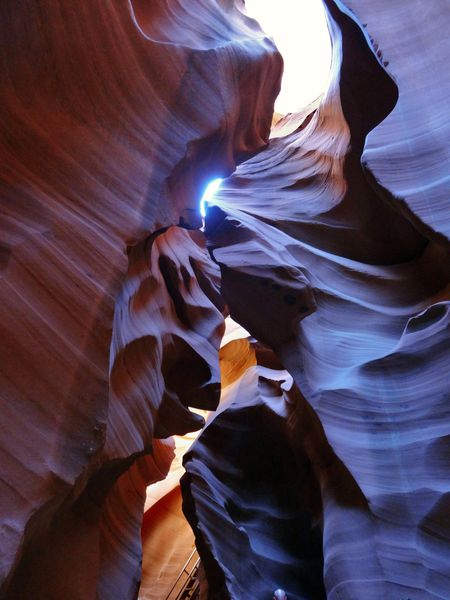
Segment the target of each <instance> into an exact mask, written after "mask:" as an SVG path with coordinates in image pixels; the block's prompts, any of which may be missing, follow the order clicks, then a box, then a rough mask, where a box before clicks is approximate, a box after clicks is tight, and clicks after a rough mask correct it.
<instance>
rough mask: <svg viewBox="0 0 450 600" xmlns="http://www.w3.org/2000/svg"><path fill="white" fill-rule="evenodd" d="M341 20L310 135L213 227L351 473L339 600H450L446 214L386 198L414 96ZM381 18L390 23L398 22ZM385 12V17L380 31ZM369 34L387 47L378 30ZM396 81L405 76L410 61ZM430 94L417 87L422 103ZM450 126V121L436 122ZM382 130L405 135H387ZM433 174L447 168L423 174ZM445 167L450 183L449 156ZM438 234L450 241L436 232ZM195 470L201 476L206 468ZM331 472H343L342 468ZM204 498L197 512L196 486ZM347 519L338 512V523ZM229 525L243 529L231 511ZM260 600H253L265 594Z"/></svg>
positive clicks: (245, 297)
mask: <svg viewBox="0 0 450 600" xmlns="http://www.w3.org/2000/svg"><path fill="white" fill-rule="evenodd" d="M326 4H327V7H328V9H329V23H330V31H331V32H332V36H333V49H334V57H333V67H332V74H331V85H330V88H329V90H328V91H327V93H326V95H325V97H324V98H323V99H322V102H321V103H320V104H319V105H318V106H317V107H314V111H313V112H311V114H310V115H309V116H308V117H307V118H306V119H304V115H303V116H302V117H299V119H298V120H297V122H296V121H295V118H294V117H290V118H288V119H286V120H285V121H280V122H279V123H278V124H277V125H276V127H275V130H274V135H273V139H272V141H271V143H270V145H269V147H268V149H266V150H264V151H263V152H261V153H260V154H259V155H258V156H256V157H254V158H252V159H250V160H248V161H247V162H245V163H244V164H242V165H240V166H239V167H238V168H237V170H236V172H235V174H234V175H233V176H232V177H230V178H229V179H228V180H226V181H225V182H224V184H223V186H222V188H221V190H220V191H219V193H218V195H217V197H216V198H215V199H214V204H215V205H216V208H211V209H210V212H209V215H208V219H207V236H208V239H209V241H210V244H211V250H212V255H213V257H214V259H215V260H216V261H217V262H218V263H219V265H220V266H221V270H222V292H223V295H224V297H225V299H226V301H227V303H228V305H229V308H230V311H231V315H232V316H233V318H234V319H235V320H237V321H239V322H240V323H241V324H242V325H243V326H244V327H245V328H246V329H247V330H248V331H249V332H250V333H251V334H252V335H254V336H255V337H258V338H259V339H261V340H262V341H264V342H265V343H266V344H269V345H270V346H271V347H272V348H273V349H274V350H275V352H276V354H277V356H278V357H279V359H280V360H281V362H282V363H283V365H284V366H285V367H286V368H287V369H288V371H289V372H290V373H291V375H292V376H293V377H294V379H295V381H296V383H297V385H298V386H299V388H300V390H301V391H302V392H303V394H304V395H305V398H306V400H307V401H308V402H309V403H310V405H311V406H312V407H313V408H314V410H315V412H316V414H317V416H318V417H319V419H320V421H321V424H322V426H323V430H324V436H326V437H325V440H326V441H327V442H328V443H329V444H330V445H331V447H332V448H333V450H334V452H335V453H336V455H337V457H338V459H339V460H340V461H342V463H343V465H345V468H346V469H347V470H348V471H347V473H348V476H347V483H346V484H345V487H346V489H347V490H349V489H351V490H352V492H351V493H349V494H348V495H347V499H344V497H343V496H342V495H339V494H334V493H333V492H330V491H327V490H326V489H325V488H324V487H321V495H322V506H323V560H324V583H325V589H326V594H327V598H329V599H337V598H339V599H342V598H358V599H359V598H373V599H374V600H375V599H378V598H394V597H395V598H397V597H398V598H411V599H412V598H414V599H424V598H427V599H428V598H430V599H431V598H436V599H437V598H440V599H445V598H447V597H448V593H449V590H450V571H449V569H448V564H447V561H446V559H445V558H444V557H445V556H447V555H448V552H449V549H450V536H449V521H448V514H449V504H448V498H449V497H450V496H449V492H450V487H449V483H448V481H449V479H448V473H449V467H450V464H449V462H448V460H447V456H448V443H447V441H448V439H449V433H450V420H449V410H448V407H449V402H450V397H449V393H450V379H449V373H448V368H447V365H448V364H450V337H449V333H450V332H449V323H450V286H449V283H450V260H449V258H450V245H449V243H448V241H447V240H446V239H445V238H443V237H442V236H441V235H440V234H439V232H442V231H443V229H442V227H441V224H442V225H443V224H444V222H443V220H441V219H439V218H438V217H439V215H440V212H439V211H440V209H436V212H435V202H436V203H438V204H439V203H441V204H440V205H442V202H443V201H444V200H445V199H444V197H443V196H442V195H441V196H439V195H438V194H437V192H438V190H439V189H441V188H440V187H439V186H440V183H439V182H437V181H436V182H435V183H436V186H434V187H433V194H435V193H436V194H437V195H435V197H434V200H433V204H430V205H428V208H425V207H424V206H423V205H420V202H419V200H418V199H419V197H420V196H421V193H422V190H419V189H417V194H412V195H411V196H408V198H407V200H408V202H407V203H405V202H402V200H401V199H398V198H396V195H397V194H398V188H396V187H395V186H391V187H390V188H387V187H385V186H386V184H388V183H389V180H388V179H387V178H383V177H382V178H380V179H381V181H378V173H379V172H381V171H382V170H383V168H385V169H388V168H391V169H393V168H394V166H393V164H392V157H391V155H390V152H391V151H392V147H389V149H388V152H387V153H386V155H385V158H384V159H383V147H384V146H383V144H386V143H389V139H391V140H392V139H394V138H397V139H398V140H400V139H401V140H402V147H403V154H401V153H400V154H399V156H398V165H399V168H402V169H403V170H404V172H405V173H406V172H407V171H408V169H410V168H411V164H410V160H411V157H410V154H409V153H407V152H406V151H405V145H406V143H407V141H405V143H404V144H403V137H402V135H403V131H404V127H405V123H404V122H402V125H401V127H396V123H398V121H395V120H391V121H389V118H387V119H386V120H384V119H385V118H386V117H388V114H389V113H390V111H392V110H394V112H395V108H396V107H397V101H398V98H399V97H400V99H402V89H401V88H400V94H399V92H398V87H397V85H396V84H395V83H394V81H393V79H392V78H391V77H390V76H389V74H388V73H387V72H386V70H385V66H386V65H385V64H384V62H385V61H383V58H384V54H382V51H383V48H382V46H380V48H379V49H378V48H377V47H371V45H370V38H369V37H368V36H366V34H365V33H364V27H363V26H362V25H360V24H359V23H358V22H357V21H356V20H355V19H354V17H353V16H350V15H351V13H349V12H348V11H341V10H339V8H338V6H337V4H335V3H333V2H327V3H326ZM364 5H365V3H364V2H362V3H359V4H358V9H359V10H358V11H357V12H358V14H360V15H361V14H366V11H365V10H364ZM339 6H340V7H341V8H342V6H341V3H339ZM403 6H405V5H403ZM382 8H383V9H384V12H385V15H384V16H383V22H384V23H386V22H387V21H388V20H389V18H392V13H391V9H390V5H389V6H387V5H384V6H383V7H382ZM434 9H435V8H433V10H434ZM355 10H356V9H355ZM379 10H380V7H377V10H376V11H372V14H374V12H376V13H377V17H376V18H377V19H378V15H379ZM392 10H393V11H394V12H395V11H396V10H397V8H395V9H392ZM369 12H370V11H369V10H367V14H369ZM382 12H383V11H382ZM407 12H408V15H409V17H410V19H416V18H418V19H419V18H420V13H419V14H416V13H410V8H408V11H407ZM389 15H390V16H389ZM374 18H375V17H374ZM377 22H378V25H379V21H377ZM394 22H395V19H394ZM399 26H400V25H399ZM401 26H402V27H404V26H405V24H404V23H402V24H401ZM365 31H366V32H368V33H369V34H370V33H371V31H370V22H368V23H367V28H366V30H365ZM409 32H411V29H409ZM409 60H410V57H408V56H403V61H409ZM436 64H438V62H437V63H436ZM389 67H390V68H392V69H393V71H390V72H391V73H393V74H394V75H395V70H394V69H395V61H393V63H390V65H389ZM399 68H400V67H399ZM415 74H416V72H415ZM399 83H401V82H399ZM403 84H404V85H405V86H407V85H408V81H407V79H406V80H404V81H403ZM416 86H417V81H416V80H414V81H413V82H412V90H413V91H414V89H415V87H416ZM408 93H411V91H410V92H408ZM425 96H426V93H425V92H424V93H423V97H422V100H423V98H424V97H425ZM420 100H421V99H420V97H418V98H416V102H420ZM402 110H403V111H406V110H407V108H406V106H405V105H403V108H402ZM430 110H431V109H430ZM440 111H441V105H440V104H438V105H437V107H436V112H435V113H433V114H434V116H435V117H436V118H437V119H439V118H440V117H439V115H440ZM416 116H417V118H418V119H419V120H420V116H419V115H416ZM409 118H412V116H410V117H409ZM380 123H381V125H380ZM378 126H379V127H380V128H381V129H385V130H387V131H389V136H387V134H385V136H384V137H383V136H382V134H381V133H380V134H379V135H377V132H378ZM406 126H407V125H406ZM296 127H297V128H296ZM389 127H391V129H389ZM418 127H426V125H425V123H420V124H419V125H418ZM370 131H373V132H374V133H373V134H370V136H369V139H370V145H369V149H368V150H367V156H375V155H376V157H377V162H376V165H377V170H376V171H375V172H374V173H373V172H371V171H370V170H369V168H368V166H367V165H364V164H363V163H362V160H364V158H365V156H366V154H364V155H362V153H363V151H364V152H365V150H364V148H365V143H366V142H365V141H366V136H367V135H368V134H369V132H370ZM424 135H425V134H424ZM428 135H429V136H432V132H429V134H428ZM440 135H441V131H439V132H438V134H437V140H438V141H439V140H440V139H441V138H440ZM428 139H432V137H431V138H430V137H429V138H428ZM375 140H377V143H378V144H379V146H378V147H377V148H376V149H375V147H374V144H375ZM424 143H425V148H429V147H430V146H429V145H427V144H430V143H431V144H432V142H429V141H428V142H424ZM383 160H384V162H383ZM415 160H416V161H417V160H418V157H416V158H415ZM419 160H420V158H419ZM428 160H430V161H431V160H433V154H431V153H428V155H427V156H426V158H425V164H424V168H426V162H427V161H428ZM444 160H445V159H444ZM390 161H391V162H390ZM434 161H435V165H436V169H440V168H441V167H442V163H441V162H439V164H437V161H436V156H435V155H434ZM383 165H384V167H383ZM378 169H379V170H378ZM384 172H386V171H383V173H384ZM417 176H418V175H417V174H416V177H417ZM382 184H384V185H382ZM411 185H412V186H414V185H415V184H414V179H413V178H412V179H411ZM425 185H428V184H425ZM435 218H436V219H438V221H439V225H438V226H436V231H432V230H431V229H430V224H432V223H433V222H434V219H435ZM280 275H281V277H280ZM256 298H259V302H258V303H256V302H255V299H256ZM255 307H258V308H255ZM259 316H261V318H259ZM243 395H244V397H245V392H244V394H243ZM242 401H244V399H243V400H242ZM221 417H222V415H221ZM223 418H225V417H223ZM217 427H218V428H220V422H219V421H218V424H217ZM224 427H225V425H224ZM207 432H208V433H207ZM209 438H210V433H209V430H206V431H205V433H204V434H202V436H201V438H200V440H199V450H198V452H199V453H200V452H202V456H204V455H205V454H204V452H205V451H203V448H204V446H205V445H206V441H207V440H209ZM204 439H205V441H204V442H203V440H204ZM317 439H318V438H317ZM266 451H267V452H269V451H270V450H269V448H267V450H266ZM194 456H195V455H194ZM249 460H250V459H249ZM254 461H255V462H257V461H258V457H257V456H256V455H255V456H254ZM208 464H211V465H213V467H212V475H211V476H209V478H208V474H207V475H204V478H205V479H206V480H208V481H209V484H210V485H211V486H212V487H213V490H214V494H218V495H219V496H220V495H221V490H222V481H220V484H219V483H217V481H216V479H214V477H218V476H219V478H220V473H221V472H222V471H221V469H220V468H219V466H217V465H215V463H214V458H209V463H208ZM187 467H188V469H190V470H192V471H193V473H194V474H195V475H197V471H196V468H197V467H196V466H191V465H190V464H189V463H187ZM323 467H324V468H326V469H327V470H329V472H330V473H331V472H332V471H333V468H334V467H333V466H332V465H331V464H328V465H327V466H326V467H325V465H323ZM292 477H293V479H294V480H295V476H294V475H292ZM202 485H203V484H202ZM191 487H192V488H193V491H191V492H190V493H191V494H192V495H193V496H194V498H195V494H196V482H194V483H193V484H192V486H191ZM222 495H223V494H222ZM332 504H335V506H336V508H337V510H336V512H334V511H333V512H331V513H329V512H327V508H328V507H329V506H331V505H332ZM215 506H216V505H215ZM189 510H190V511H191V512H192V514H194V515H195V517H196V518H197V519H198V524H196V526H197V529H198V531H200V532H202V527H203V521H202V519H203V518H204V519H205V522H206V523H207V525H208V529H207V533H206V534H205V535H206V536H211V537H213V536H212V535H211V530H210V528H209V525H210V519H211V516H210V515H209V512H208V511H207V510H206V513H207V515H208V519H206V517H203V510H204V505H203V504H202V503H201V502H199V501H198V505H195V503H194V504H193V505H192V506H190V509H189ZM214 510H216V512H221V511H220V510H218V509H217V508H214V509H213V508H211V514H212V513H213V511H214ZM222 511H223V515H222V518H227V514H228V513H227V509H226V504H225V505H224V508H223V509H222ZM190 518H191V520H193V518H192V516H191V517H190ZM199 535H200V534H199ZM216 543H217V542H216ZM206 544H207V545H208V552H209V553H212V554H213V556H214V557H216V556H217V555H219V556H220V557H221V559H219V561H217V559H216V564H220V560H222V561H223V567H222V569H221V573H222V577H223V578H224V581H225V586H226V587H227V588H228V593H229V594H230V596H231V597H233V598H234V597H243V596H242V591H241V592H239V593H236V592H234V591H233V589H234V588H233V585H234V582H233V576H234V574H235V572H234V567H233V565H234V564H235V563H234V562H233V558H232V552H230V551H228V552H225V551H222V552H221V554H219V552H220V551H221V550H222V549H220V550H218V549H217V548H216V546H215V545H214V544H213V542H211V541H210V539H209V537H207V542H206ZM224 545H225V543H224ZM205 555H206V556H207V557H209V554H208V553H207V552H206V551H205ZM230 573H231V574H230ZM217 578H218V575H217V573H214V574H213V575H212V576H211V579H212V581H216V580H217ZM292 582H293V580H292V581H289V582H288V583H285V586H286V587H288V588H289V583H290V584H291V585H293V583H292ZM272 583H273V584H275V581H273V582H272ZM246 585H248V586H250V589H252V587H251V586H252V585H253V579H250V581H248V580H247V582H246ZM254 585H255V588H254V589H255V591H254V596H252V597H255V598H263V597H265V596H264V595H263V594H262V592H261V590H260V588H259V587H258V585H259V584H258V581H257V577H255V583H254ZM274 587H277V586H275V585H274ZM281 587H282V586H281ZM267 593H268V592H266V595H267ZM293 593H294V595H295V594H298V592H293ZM252 594H253V592H251V593H250V595H252ZM294 597H296V596H294ZM299 597H314V596H308V595H305V596H301V595H300V596H299Z"/></svg>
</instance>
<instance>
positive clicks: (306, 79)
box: [245, 0, 331, 114]
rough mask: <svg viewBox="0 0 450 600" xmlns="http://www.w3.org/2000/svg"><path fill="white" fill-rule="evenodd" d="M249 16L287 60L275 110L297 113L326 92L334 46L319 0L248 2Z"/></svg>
mask: <svg viewBox="0 0 450 600" xmlns="http://www.w3.org/2000/svg"><path fill="white" fill-rule="evenodd" d="M245 6H246V10H247V14H248V15H249V17H252V18H254V19H256V20H257V21H258V22H259V24H260V25H261V27H262V29H263V30H264V31H265V33H267V35H268V36H269V37H271V38H273V39H274V40H275V44H276V45H277V48H278V50H279V51H280V52H281V54H282V56H283V59H284V75H283V81H282V84H281V92H280V94H279V96H278V98H277V100H276V102H275V111H276V112H278V113H281V114H286V113H288V112H295V111H297V110H299V109H300V108H303V107H304V106H306V105H307V104H309V103H310V102H312V101H313V100H315V99H316V98H317V96H319V95H320V94H322V93H323V92H324V91H325V89H326V84H327V80H328V74H329V70H330V63H331V43H330V36H329V33H328V28H327V23H326V20H325V13H324V9H323V6H322V2H321V1H320V0H245Z"/></svg>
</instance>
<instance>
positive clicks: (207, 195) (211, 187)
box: [200, 177, 223, 218]
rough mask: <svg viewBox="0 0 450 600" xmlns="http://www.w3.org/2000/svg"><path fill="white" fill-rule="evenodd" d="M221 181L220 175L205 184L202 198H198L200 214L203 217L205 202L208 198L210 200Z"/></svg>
mask: <svg viewBox="0 0 450 600" xmlns="http://www.w3.org/2000/svg"><path fill="white" fill-rule="evenodd" d="M222 181H223V179H220V177H219V178H217V179H213V180H212V181H210V183H208V185H207V186H206V189H205V191H204V193H203V196H202V199H201V200H200V214H201V215H202V217H203V218H205V217H206V206H207V202H208V201H209V200H211V198H212V197H213V196H214V194H215V193H216V192H217V190H218V189H219V187H220V184H221V183H222Z"/></svg>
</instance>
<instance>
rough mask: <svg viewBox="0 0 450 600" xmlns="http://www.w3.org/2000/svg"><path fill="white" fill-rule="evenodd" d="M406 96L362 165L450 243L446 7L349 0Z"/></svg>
mask: <svg viewBox="0 0 450 600" xmlns="http://www.w3.org/2000/svg"><path fill="white" fill-rule="evenodd" d="M343 4H344V5H345V6H346V7H347V9H348V10H349V11H352V12H350V15H353V16H354V17H356V18H357V19H358V20H359V22H360V23H362V24H364V30H365V34H366V37H367V38H368V40H369V42H370V45H371V47H372V48H373V51H374V53H376V54H377V57H378V59H379V61H380V62H381V63H382V64H384V65H385V68H386V71H387V72H388V73H389V74H390V75H391V76H392V78H393V79H394V80H395V82H396V84H397V86H398V88H399V90H400V95H399V99H398V102H397V103H396V105H395V108H394V109H393V110H392V112H391V113H390V114H389V116H388V117H387V118H386V119H385V120H384V121H383V123H381V124H380V125H379V127H377V128H376V129H374V130H373V131H372V132H371V133H370V135H369V136H368V139H367V144H366V148H365V150H364V154H363V160H364V161H365V162H367V164H368V166H369V167H370V169H371V170H372V172H373V173H374V175H375V177H376V178H377V180H378V181H379V182H380V183H381V184H382V185H383V186H385V187H386V188H388V189H389V190H390V191H391V193H392V194H394V195H395V196H397V197H398V198H401V199H404V200H405V201H406V203H407V204H408V206H409V207H410V208H411V210H412V211H413V212H414V213H415V214H416V215H417V216H418V217H419V218H420V219H421V220H422V221H423V222H424V224H426V225H427V226H428V227H430V228H431V229H432V230H434V231H437V232H440V233H442V234H444V235H446V236H447V238H449V237H450V220H449V218H448V195H449V190H450V157H449V153H448V140H449V139H450V117H449V108H448V107H449V91H448V90H449V85H450V82H449V78H448V76H447V75H442V77H441V76H440V75H439V73H441V71H442V72H443V73H447V64H448V61H449V59H450V39H449V36H448V35H447V29H448V21H449V7H448V3H447V2H446V0H434V1H433V2H427V3H423V2H421V1H420V0H413V1H412V2H410V1H408V0H400V1H399V2H377V3H376V4H375V3H373V2H371V1H370V0H357V1H355V0H345V2H343Z"/></svg>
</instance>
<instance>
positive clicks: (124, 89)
mask: <svg viewBox="0 0 450 600" xmlns="http://www.w3.org/2000/svg"><path fill="white" fill-rule="evenodd" d="M157 9H158V10H159V13H158V14H156V12H157ZM175 9H176V10H178V9H180V3H179V2H172V1H165V2H151V1H144V0H141V1H138V0H135V1H134V2H129V1H128V0H118V1H117V2H107V3H105V2H103V0H80V1H79V2H77V3H76V5H75V4H71V3H67V2H64V3H55V2H51V1H49V0H44V1H43V2H40V3H38V4H37V3H35V2H32V1H28V0H26V1H25V2H20V3H17V2H13V1H10V0H6V2H4V3H3V4H2V7H1V9H0V14H1V18H0V40H1V46H2V51H3V61H2V64H3V70H2V77H1V82H0V94H1V104H2V111H3V112H2V117H3V118H2V125H1V129H2V131H1V135H0V163H1V169H2V173H1V182H2V183H1V186H2V201H1V209H2V216H1V223H0V229H1V239H2V242H1V248H0V268H1V280H0V300H1V307H2V313H1V314H2V318H1V332H0V335H1V339H2V344H1V347H0V365H1V367H0V377H1V381H0V385H1V389H2V406H1V411H2V421H3V423H4V424H5V427H4V428H3V429H2V432H1V449H2V450H1V459H0V464H1V477H2V485H1V489H0V506H1V512H2V524H1V539H2V544H1V548H0V586H3V587H1V589H2V590H3V589H4V588H5V585H6V583H4V582H5V581H6V579H7V578H8V577H9V576H10V575H11V574H12V572H13V570H14V568H15V566H17V563H18V561H19V560H20V556H21V553H22V551H23V548H24V544H25V545H26V543H27V539H28V537H29V535H31V531H36V530H39V529H41V526H40V525H39V522H40V521H41V520H42V528H43V529H45V528H46V524H45V523H46V520H47V517H46V516H44V513H45V514H46V515H48V518H50V516H49V515H50V513H51V512H53V513H55V512H56V511H57V510H58V507H61V506H62V505H63V504H64V503H65V504H64V506H65V509H64V510H67V509H68V505H69V504H70V502H71V501H74V498H75V497H77V496H78V495H79V494H81V493H82V491H83V489H84V487H85V485H86V482H87V481H88V480H89V478H90V477H91V476H93V475H94V473H95V472H96V471H97V469H98V468H99V466H100V464H101V460H100V461H99V460H98V457H99V456H100V455H101V453H102V451H103V446H104V443H105V439H106V431H105V429H106V423H107V422H108V420H109V422H111V417H110V415H108V410H109V409H108V391H109V390H108V386H109V380H108V358H109V345H110V337H111V329H112V319H113V312H114V302H115V299H116V296H117V293H118V291H119V289H120V286H121V283H122V279H123V276H124V274H125V272H126V269H127V259H126V252H125V250H126V246H127V245H128V244H135V243H137V242H138V241H139V240H142V239H144V238H145V237H147V236H148V235H149V234H150V233H151V232H153V231H155V230H156V229H159V228H161V227H166V226H169V225H171V224H175V223H177V222H178V221H179V218H180V215H181V214H182V213H183V212H184V211H186V210H191V209H195V210H197V208H198V207H197V198H198V196H199V192H200V190H201V189H202V188H203V186H204V184H205V182H206V180H207V178H208V177H209V176H210V173H211V172H213V173H217V174H227V173H229V172H231V171H232V170H233V168H234V165H235V161H236V157H237V156H240V155H245V154H247V153H252V152H255V151H256V150H258V149H260V148H261V147H263V146H264V145H265V144H266V142H267V137H268V134H269V128H270V123H271V116H272V107H273V100H274V98H275V96H276V94H277V90H278V88H279V81H280V73H281V68H282V66H281V58H280V55H279V54H278V52H277V51H276V49H275V47H274V45H273V43H272V42H271V41H270V40H268V39H266V38H265V37H264V35H263V34H262V32H261V30H260V28H259V27H258V25H257V24H256V22H255V21H253V20H251V19H248V18H247V17H246V16H245V15H243V13H242V11H241V10H239V9H238V8H236V7H235V6H234V3H229V2H227V3H211V2H204V1H202V0H192V2H190V4H189V13H187V12H186V11H184V13H185V14H184V15H183V20H184V21H186V19H189V23H190V25H189V26H188V27H187V24H186V23H184V25H183V27H182V28H180V27H178V26H177V23H179V17H180V15H176V14H174V10H175ZM186 27H187V29H186ZM186 31H189V33H188V35H186ZM113 404H114V402H113ZM136 428H137V429H138V430H139V434H141V433H142V427H141V426H139V425H137V426H136ZM112 437H114V436H112ZM145 439H146V442H145V443H146V444H147V446H148V448H150V444H151V432H145ZM108 440H111V435H110V432H108ZM134 445H135V446H136V447H137V446H140V448H141V449H142V447H143V445H144V443H143V440H137V439H134ZM113 447H114V451H117V453H118V455H119V456H122V457H123V456H125V454H126V448H128V447H131V444H130V443H129V440H126V441H124V442H123V443H121V442H119V441H118V440H116V441H115V442H113V441H111V446H110V448H111V449H112V448H113ZM112 456H113V454H111V455H110V458H112ZM70 498H72V500H70ZM44 507H45V508H44ZM27 527H28V529H29V531H26V529H27ZM86 556H87V555H86ZM89 560H90V559H88V558H85V559H83V560H82V562H85V563H86V562H89ZM67 562H68V561H66V564H67ZM91 564H93V563H92V561H91ZM61 573H63V571H61ZM61 577H63V575H62V574H61ZM52 580H54V578H53V577H50V576H49V578H48V582H49V584H48V585H49V589H48V590H47V595H45V599H46V600H48V599H49V598H50V595H51V593H52V592H51V585H50V582H51V581H52ZM75 587H76V586H73V588H74V589H75ZM55 593H56V592H55ZM74 593H75V592H74ZM86 593H87V592H86ZM86 593H85V590H84V589H80V591H79V595H80V596H79V597H85V596H86ZM65 597H66V598H68V596H65ZM60 598H61V596H58V597H57V600H60ZM21 600H23V599H21Z"/></svg>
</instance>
